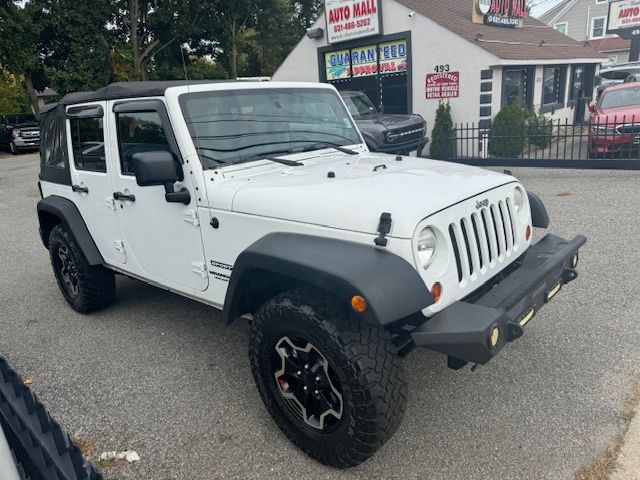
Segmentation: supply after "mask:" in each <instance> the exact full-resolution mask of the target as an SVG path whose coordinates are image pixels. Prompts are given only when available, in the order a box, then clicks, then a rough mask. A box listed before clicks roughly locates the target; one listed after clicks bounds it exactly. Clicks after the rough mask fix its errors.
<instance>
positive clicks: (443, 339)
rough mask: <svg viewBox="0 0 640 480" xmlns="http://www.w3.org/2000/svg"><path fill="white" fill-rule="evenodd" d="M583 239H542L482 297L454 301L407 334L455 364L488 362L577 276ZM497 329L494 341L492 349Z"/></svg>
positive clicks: (419, 344) (416, 342)
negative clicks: (577, 265)
mask: <svg viewBox="0 0 640 480" xmlns="http://www.w3.org/2000/svg"><path fill="white" fill-rule="evenodd" d="M586 241H587V239H586V238H585V237H583V236H581V235H579V236H577V237H576V238H574V239H573V240H570V241H567V240H563V239H562V238H560V237H557V236H556V235H553V234H548V235H546V236H545V237H544V238H543V239H542V240H540V241H539V242H538V243H537V244H535V245H533V246H531V247H530V248H529V249H528V250H527V252H526V253H525V254H524V255H522V257H520V259H518V260H517V261H516V264H515V265H514V266H513V268H512V269H510V270H509V273H507V274H506V275H502V276H501V278H500V279H499V280H495V281H494V282H493V283H492V284H489V285H488V287H489V288H487V289H486V293H483V294H481V295H480V296H474V298H473V299H467V300H461V301H458V302H455V303H453V304H452V305H450V306H449V307H447V308H445V309H444V310H443V311H441V312H439V313H438V314H436V315H435V316H433V317H431V318H430V319H429V320H427V321H426V322H425V323H423V324H422V325H420V326H419V327H418V328H417V329H416V330H414V331H413V332H412V333H411V336H412V339H413V342H414V343H415V345H417V346H420V347H425V348H428V349H430V350H435V351H437V352H441V353H445V354H447V355H448V356H449V357H451V358H452V359H453V360H456V361H457V363H458V364H464V362H473V363H479V364H485V363H487V362H488V361H489V360H491V359H492V358H493V357H494V356H495V355H496V354H497V353H498V352H499V351H500V350H501V349H502V348H503V347H504V346H505V345H506V344H507V343H509V342H512V341H513V340H516V339H517V338H520V337H521V336H522V334H523V327H524V326H525V325H526V324H527V323H529V321H530V320H531V319H532V318H533V316H535V314H536V313H537V312H538V310H540V308H542V307H543V306H544V305H545V304H546V303H547V302H549V301H550V300H551V299H552V298H553V297H555V295H556V294H557V293H558V292H559V291H560V289H561V288H562V286H563V285H564V284H566V283H569V282H570V281H572V280H574V279H575V278H576V277H577V272H576V271H575V266H576V263H577V254H578V250H579V249H580V247H582V245H584V244H585V242H586ZM496 328H497V329H498V331H499V337H498V339H497V342H496V343H495V345H493V346H492V345H491V340H490V339H491V336H492V333H493V334H494V339H495V329H496ZM460 361H462V362H460ZM453 363H454V364H455V363H456V362H455V361H454V362H453ZM450 364H451V363H450Z"/></svg>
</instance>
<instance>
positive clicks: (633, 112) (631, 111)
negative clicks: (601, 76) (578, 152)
mask: <svg viewBox="0 0 640 480" xmlns="http://www.w3.org/2000/svg"><path fill="white" fill-rule="evenodd" d="M589 110H590V111H591V119H590V121H589V157H591V158H593V157H598V156H606V155H607V154H625V155H628V156H633V157H636V158H640V82H638V83H624V84H621V85H615V86H611V87H607V89H606V90H605V91H604V92H603V93H602V95H600V98H599V99H598V101H597V102H596V103H594V104H591V105H589Z"/></svg>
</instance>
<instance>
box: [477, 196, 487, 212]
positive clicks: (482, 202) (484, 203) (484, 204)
mask: <svg viewBox="0 0 640 480" xmlns="http://www.w3.org/2000/svg"><path fill="white" fill-rule="evenodd" d="M488 206H489V199H488V198H485V199H484V200H478V201H477V202H476V208H477V209H478V210H480V209H481V208H483V207H485V208H486V207H488Z"/></svg>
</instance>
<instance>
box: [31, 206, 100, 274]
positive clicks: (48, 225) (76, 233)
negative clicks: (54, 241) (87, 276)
mask: <svg viewBox="0 0 640 480" xmlns="http://www.w3.org/2000/svg"><path fill="white" fill-rule="evenodd" d="M37 208H38V220H39V222H40V238H41V239H42V243H43V244H44V246H45V247H46V248H49V234H50V233H51V230H52V229H53V227H55V226H56V225H58V224H60V223H61V224H62V225H63V226H64V228H65V229H66V230H67V231H68V232H70V233H71V235H73V238H75V239H76V242H77V243H78V246H79V247H80V250H81V251H82V253H83V255H84V256H85V258H86V259H87V262H88V263H89V265H103V264H104V259H103V258H102V255H101V254H100V251H99V250H98V247H97V246H96V244H95V242H94V241H93V238H92V237H91V234H90V233H89V229H88V228H87V224H86V223H84V220H83V219H82V215H81V214H80V211H79V210H78V207H76V206H75V204H74V203H73V202H72V201H71V200H69V199H67V198H64V197H60V196H58V195H51V196H48V197H46V198H43V199H42V200H40V201H39V202H38V207H37Z"/></svg>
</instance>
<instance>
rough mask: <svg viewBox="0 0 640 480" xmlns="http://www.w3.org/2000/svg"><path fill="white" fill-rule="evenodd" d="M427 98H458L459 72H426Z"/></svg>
mask: <svg viewBox="0 0 640 480" xmlns="http://www.w3.org/2000/svg"><path fill="white" fill-rule="evenodd" d="M426 89H427V100H434V99H443V98H458V97H459V96H460V72H440V73H428V74H427V86H426Z"/></svg>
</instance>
